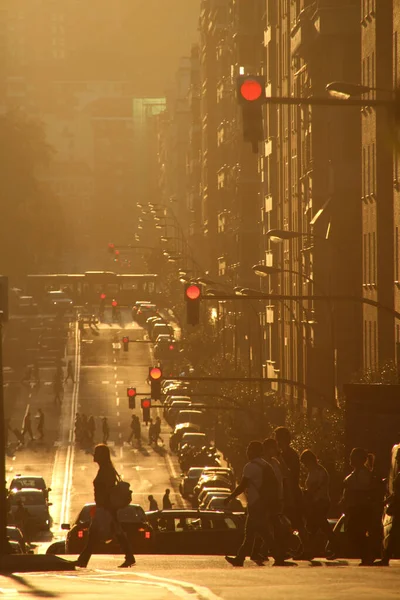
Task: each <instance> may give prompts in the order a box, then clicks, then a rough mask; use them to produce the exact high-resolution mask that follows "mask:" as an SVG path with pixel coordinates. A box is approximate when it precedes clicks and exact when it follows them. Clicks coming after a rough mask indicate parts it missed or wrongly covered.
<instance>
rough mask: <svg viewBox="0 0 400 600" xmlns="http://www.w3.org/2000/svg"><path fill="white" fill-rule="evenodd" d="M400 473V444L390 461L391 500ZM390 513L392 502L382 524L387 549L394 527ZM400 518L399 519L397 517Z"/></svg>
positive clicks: (399, 544)
mask: <svg viewBox="0 0 400 600" xmlns="http://www.w3.org/2000/svg"><path fill="white" fill-rule="evenodd" d="M399 471H400V444H396V445H395V446H393V448H392V456H391V461H390V471H389V477H388V481H387V487H388V490H387V491H388V494H389V496H388V498H389V499H390V498H391V497H393V493H394V480H395V479H396V477H397V475H398V473H399ZM389 512H391V513H392V512H393V511H392V510H390V502H389V503H388V504H386V505H385V508H384V511H383V519H382V524H383V546H384V548H387V545H388V542H389V536H390V533H391V531H392V527H393V514H390V515H389V514H388V513H389ZM397 518H399V517H397ZM398 538H399V536H397V545H396V547H395V549H394V556H395V557H396V558H399V557H400V539H398Z"/></svg>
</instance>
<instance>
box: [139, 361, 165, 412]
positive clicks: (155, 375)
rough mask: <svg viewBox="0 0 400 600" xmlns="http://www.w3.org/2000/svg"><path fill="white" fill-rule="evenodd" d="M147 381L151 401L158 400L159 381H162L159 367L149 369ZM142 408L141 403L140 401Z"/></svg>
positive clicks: (159, 391) (159, 395)
mask: <svg viewBox="0 0 400 600" xmlns="http://www.w3.org/2000/svg"><path fill="white" fill-rule="evenodd" d="M149 379H150V389H151V397H152V399H153V400H160V398H161V379H162V371H161V369H160V367H149ZM142 408H143V401H142Z"/></svg>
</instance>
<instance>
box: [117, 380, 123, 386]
mask: <svg viewBox="0 0 400 600" xmlns="http://www.w3.org/2000/svg"><path fill="white" fill-rule="evenodd" d="M124 383H125V382H124V381H123V380H122V379H118V381H117V385H123V384H124Z"/></svg>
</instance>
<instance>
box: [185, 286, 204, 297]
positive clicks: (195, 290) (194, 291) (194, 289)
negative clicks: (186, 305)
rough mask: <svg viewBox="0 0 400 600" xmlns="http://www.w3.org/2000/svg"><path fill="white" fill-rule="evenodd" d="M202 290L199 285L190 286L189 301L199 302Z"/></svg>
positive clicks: (188, 291)
mask: <svg viewBox="0 0 400 600" xmlns="http://www.w3.org/2000/svg"><path fill="white" fill-rule="evenodd" d="M200 294H201V291H200V288H199V286H198V285H189V287H188V288H186V298H188V299H189V300H197V298H200Z"/></svg>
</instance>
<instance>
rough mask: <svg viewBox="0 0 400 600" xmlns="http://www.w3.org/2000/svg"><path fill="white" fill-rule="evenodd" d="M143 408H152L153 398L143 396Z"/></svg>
mask: <svg viewBox="0 0 400 600" xmlns="http://www.w3.org/2000/svg"><path fill="white" fill-rule="evenodd" d="M142 408H151V400H149V399H148V398H143V400H142Z"/></svg>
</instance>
